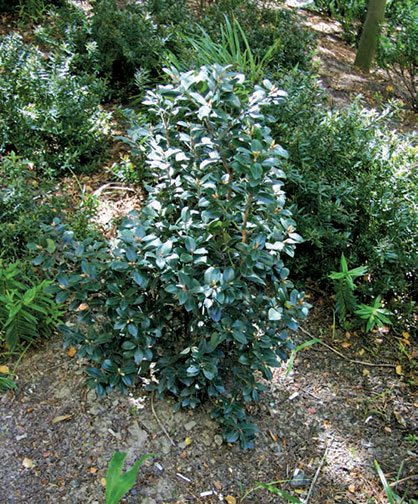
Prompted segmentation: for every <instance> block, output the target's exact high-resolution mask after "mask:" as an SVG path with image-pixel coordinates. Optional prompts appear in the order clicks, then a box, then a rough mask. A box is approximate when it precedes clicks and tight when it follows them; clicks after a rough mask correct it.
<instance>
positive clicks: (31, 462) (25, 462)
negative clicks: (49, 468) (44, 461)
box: [22, 457, 33, 469]
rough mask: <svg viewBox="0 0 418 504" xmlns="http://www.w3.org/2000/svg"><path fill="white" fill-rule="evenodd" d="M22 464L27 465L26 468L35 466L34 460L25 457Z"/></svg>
mask: <svg viewBox="0 0 418 504" xmlns="http://www.w3.org/2000/svg"><path fill="white" fill-rule="evenodd" d="M22 466H23V467H26V469H30V468H31V467H33V461H32V460H31V459H30V458H27V457H25V458H24V459H23V462H22Z"/></svg>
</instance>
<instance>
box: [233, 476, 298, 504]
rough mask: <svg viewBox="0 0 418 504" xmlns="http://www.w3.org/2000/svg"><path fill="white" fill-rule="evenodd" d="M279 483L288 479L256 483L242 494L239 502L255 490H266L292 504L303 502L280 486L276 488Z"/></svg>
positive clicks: (286, 481)
mask: <svg viewBox="0 0 418 504" xmlns="http://www.w3.org/2000/svg"><path fill="white" fill-rule="evenodd" d="M281 483H288V480H281V481H271V482H270V483H257V485H256V486H255V487H254V488H251V489H250V490H248V491H247V492H246V493H245V494H244V495H243V497H242V499H241V500H240V502H243V501H244V500H245V499H246V498H247V497H248V496H249V495H250V494H251V493H253V492H255V491H256V490H267V491H268V492H270V493H274V494H276V495H279V496H280V497H282V498H283V499H286V501H287V502H291V503H292V504H303V501H301V500H300V499H298V498H297V497H294V496H293V495H290V494H288V493H287V492H284V491H283V490H281V489H280V488H277V485H279V484H281Z"/></svg>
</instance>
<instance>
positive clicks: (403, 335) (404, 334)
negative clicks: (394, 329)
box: [402, 331, 409, 339]
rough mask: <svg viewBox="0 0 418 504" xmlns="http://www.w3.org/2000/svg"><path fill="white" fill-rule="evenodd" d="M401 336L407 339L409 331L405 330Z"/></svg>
mask: <svg viewBox="0 0 418 504" xmlns="http://www.w3.org/2000/svg"><path fill="white" fill-rule="evenodd" d="M402 337H403V338H405V339H408V338H409V333H407V332H406V331H404V332H403V333H402Z"/></svg>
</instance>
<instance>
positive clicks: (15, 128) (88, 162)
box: [0, 34, 109, 173]
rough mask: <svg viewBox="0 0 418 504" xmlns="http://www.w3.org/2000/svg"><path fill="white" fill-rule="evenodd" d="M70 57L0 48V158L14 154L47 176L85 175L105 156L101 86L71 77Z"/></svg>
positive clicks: (9, 45)
mask: <svg viewBox="0 0 418 504" xmlns="http://www.w3.org/2000/svg"><path fill="white" fill-rule="evenodd" d="M71 61H72V56H71V54H66V53H64V52H59V53H51V54H49V56H46V55H45V54H43V53H42V52H41V51H40V50H38V49H36V48H34V47H32V46H25V45H24V44H23V42H22V38H21V37H20V36H19V35H17V34H12V35H8V36H6V37H4V38H3V40H1V42H0V70H1V71H0V153H1V154H5V153H7V152H10V151H12V150H13V151H15V152H17V153H18V154H19V155H22V156H26V157H28V158H30V159H31V160H32V161H34V162H35V163H36V168H37V169H39V170H43V171H47V172H49V173H59V172H65V171H66V170H68V169H73V170H77V171H80V170H82V169H83V170H87V169H90V168H93V167H95V166H96V165H97V163H98V161H99V160H100V159H101V158H102V157H103V154H104V152H105V148H106V143H107V135H106V132H108V130H109V114H107V113H106V112H104V110H103V109H102V108H101V107H100V100H101V97H102V94H103V85H102V83H101V82H100V81H99V80H97V79H96V78H94V77H88V76H86V75H82V76H76V75H73V74H72V73H71Z"/></svg>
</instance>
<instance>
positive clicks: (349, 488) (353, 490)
mask: <svg viewBox="0 0 418 504" xmlns="http://www.w3.org/2000/svg"><path fill="white" fill-rule="evenodd" d="M348 491H349V492H351V493H354V492H355V491H356V487H355V486H354V485H350V486H349V487H348Z"/></svg>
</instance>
